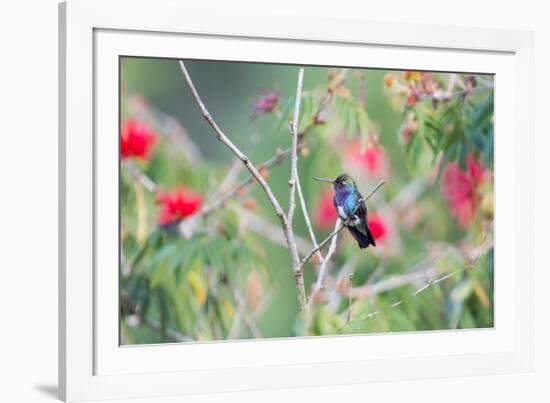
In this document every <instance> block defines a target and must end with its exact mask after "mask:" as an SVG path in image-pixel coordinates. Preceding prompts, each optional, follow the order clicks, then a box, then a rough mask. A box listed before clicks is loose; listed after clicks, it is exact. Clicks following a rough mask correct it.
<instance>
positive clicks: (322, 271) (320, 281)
mask: <svg viewBox="0 0 550 403" xmlns="http://www.w3.org/2000/svg"><path fill="white" fill-rule="evenodd" d="M341 225H342V220H341V219H340V218H338V219H337V220H336V223H335V224H334V231H336V230H338V228H340V226H341ZM337 240H338V234H336V235H334V236H333V237H332V240H331V242H330V246H329V248H328V252H327V255H326V256H325V258H324V259H321V264H320V266H319V274H318V275H317V281H316V282H315V286H314V287H313V290H312V291H311V295H310V296H309V302H308V303H309V306H310V307H311V304H312V303H313V300H314V299H315V296H316V295H317V293H318V292H319V291H320V290H321V289H322V288H323V286H324V281H325V276H326V272H327V267H328V263H329V262H330V258H331V257H332V255H334V252H336V246H337ZM315 247H316V248H317V247H318V245H316V246H315Z"/></svg>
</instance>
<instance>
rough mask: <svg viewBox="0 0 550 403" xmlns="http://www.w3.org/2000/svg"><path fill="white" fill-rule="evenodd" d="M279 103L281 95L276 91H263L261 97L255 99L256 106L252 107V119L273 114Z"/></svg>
mask: <svg viewBox="0 0 550 403" xmlns="http://www.w3.org/2000/svg"><path fill="white" fill-rule="evenodd" d="M278 103H279V93H278V92H277V91H275V90H261V95H260V96H257V97H254V106H253V107H252V113H251V114H250V118H251V119H256V118H257V117H258V116H260V115H263V114H266V113H270V112H273V111H274V110H275V108H276V107H277V104H278Z"/></svg>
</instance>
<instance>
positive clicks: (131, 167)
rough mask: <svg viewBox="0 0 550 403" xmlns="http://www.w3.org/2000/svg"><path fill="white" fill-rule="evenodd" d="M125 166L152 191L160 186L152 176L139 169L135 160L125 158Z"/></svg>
mask: <svg viewBox="0 0 550 403" xmlns="http://www.w3.org/2000/svg"><path fill="white" fill-rule="evenodd" d="M124 166H125V167H126V169H127V170H128V172H130V174H131V175H132V176H133V177H134V179H136V180H137V181H138V182H139V183H141V185H143V187H144V188H145V189H147V190H148V191H149V192H151V193H155V192H156V191H157V190H158V186H157V184H156V183H155V182H153V180H152V179H151V178H149V177H148V176H147V175H145V173H144V172H143V171H142V170H141V169H139V168H138V167H137V166H136V165H135V164H134V162H133V161H131V160H124Z"/></svg>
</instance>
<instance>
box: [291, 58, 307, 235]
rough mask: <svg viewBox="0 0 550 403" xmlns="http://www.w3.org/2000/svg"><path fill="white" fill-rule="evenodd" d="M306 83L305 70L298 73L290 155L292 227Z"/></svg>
mask: <svg viewBox="0 0 550 403" xmlns="http://www.w3.org/2000/svg"><path fill="white" fill-rule="evenodd" d="M303 81H304V69H303V68H301V69H300V71H299V72H298V84H297V85H296V102H295V103H294V117H293V118H292V123H291V126H292V130H291V135H292V151H291V153H290V180H289V181H288V186H289V187H290V200H289V203H288V221H289V223H290V225H292V220H293V219H294V209H295V208H296V187H297V184H296V183H297V182H298V126H299V123H298V121H299V119H300V101H301V98H302V84H303Z"/></svg>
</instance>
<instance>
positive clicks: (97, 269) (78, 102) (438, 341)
mask: <svg viewBox="0 0 550 403" xmlns="http://www.w3.org/2000/svg"><path fill="white" fill-rule="evenodd" d="M59 39H60V64H59V66H60V71H59V73H60V97H59V98H60V109H59V110H60V116H59V121H60V136H59V150H60V153H59V155H60V167H59V184H60V186H59V189H60V195H59V200H60V223H59V226H60V231H59V233H60V240H59V241H60V242H59V244H60V251H59V256H60V268H59V317H60V320H59V352H60V353H59V354H60V357H59V390H60V394H61V397H62V398H63V399H65V400H67V401H76V400H93V399H107V398H112V399H114V398H133V397H149V396H170V395H184V394H198V393H214V392H225V391H236V390H257V389H267V388H287V387H297V386H320V385H337V384H351V383H363V382H371V381H389V380H405V379H418V378H427V377H441V376H461V375H477V374H479V375H481V374H490V373H491V374H496V373H511V372H526V371H530V370H532V368H533V357H534V347H533V310H534V306H533V285H534V263H533V258H534V253H533V234H534V225H533V211H534V209H533V208H532V207H533V200H534V197H533V194H534V180H533V178H534V170H533V153H534V146H533V138H534V133H533V112H532V111H533V78H532V77H533V75H532V72H533V36H532V34H531V33H529V32H514V31H504V30H487V29H477V28H475V29H474V28H457V27H445V26H425V25H413V24H392V23H380V22H368V21H362V20H343V21H340V20H330V21H327V20H323V19H318V18H298V17H288V18H287V17H282V16H265V15H256V14H250V15H243V14H235V15H231V16H228V15H227V13H226V12H224V13H223V14H221V13H216V12H215V10H212V11H211V12H204V11H196V10H192V9H189V8H187V7H186V6H185V5H184V4H183V3H181V4H179V3H176V2H173V1H170V0H157V1H153V0H133V1H130V0H117V1H112V0H111V1H107V0H105V1H104V0H94V1H92V0H71V1H69V2H67V3H63V4H61V5H60V35H59ZM322 50H324V51H322ZM129 54H130V55H137V56H157V57H174V58H215V59H222V60H223V59H232V60H246V61H264V62H267V61H271V62H273V61H275V62H282V63H297V64H328V65H330V64H332V65H334V64H335V63H339V64H338V65H341V66H362V67H363V66H364V67H367V66H368V67H386V68H403V67H406V68H411V69H433V70H454V71H483V72H488V73H495V74H496V76H495V83H496V84H495V85H496V87H495V125H496V127H497V131H498V136H497V140H496V145H495V153H496V154H495V158H496V162H495V166H496V167H498V168H496V175H495V181H496V182H495V197H496V218H495V223H496V224H495V229H496V231H495V232H496V236H495V244H496V247H495V261H496V267H497V269H496V272H497V273H498V274H497V275H496V276H495V278H496V279H495V298H496V303H495V328H494V329H489V330H477V329H476V330H472V331H459V332H425V333H405V334H398V335H387V334H385V335H370V336H347V337H341V336H340V337H321V338H299V339H282V340H260V341H246V342H243V341H240V342H226V343H204V344H200V343H199V344H185V345H184V344H168V345H159V346H132V347H120V346H119V345H118V300H117V299H116V298H117V297H116V296H117V294H116V292H117V289H118V282H117V277H118V266H117V262H118V255H117V252H116V248H117V247H118V246H117V245H118V241H117V237H118V232H117V231H116V230H115V231H113V228H115V227H114V224H115V223H117V222H118V216H117V214H118V211H117V208H118V205H117V204H116V203H115V204H114V205H113V204H112V202H113V200H116V198H117V197H118V188H117V184H116V183H115V182H116V178H115V179H113V178H114V177H116V175H110V172H117V171H116V170H117V164H118V158H113V156H115V157H117V155H118V154H116V153H113V152H112V150H114V149H116V148H117V146H118V143H117V142H118V135H117V133H118V98H117V97H118V91H117V88H118V87H117V85H118V67H117V66H118V64H117V63H118V57H119V56H120V55H129ZM403 60H405V62H403ZM403 64H406V66H404V65H403ZM115 79H116V80H115ZM115 81H116V83H115ZM115 84H116V85H115ZM98 133H101V135H98ZM113 133H114V135H113ZM520 139H521V141H519V140H520ZM113 169H114V170H115V171H113ZM109 176H111V177H112V178H111V179H109ZM98 194H100V195H101V197H98ZM520 206H521V210H520ZM529 207H531V208H529ZM520 211H521V220H520V219H519V217H520ZM501 217H504V218H501ZM500 222H506V227H505V226H504V224H503V225H501V224H500ZM116 228H118V227H116ZM499 234H502V235H499ZM115 255H116V256H117V257H116V259H115V257H114V256H115ZM98 295H101V298H98ZM396 340H398V342H397V343H396ZM319 351H323V354H322V355H319V354H318V352H319ZM358 351H359V353H358Z"/></svg>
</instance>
